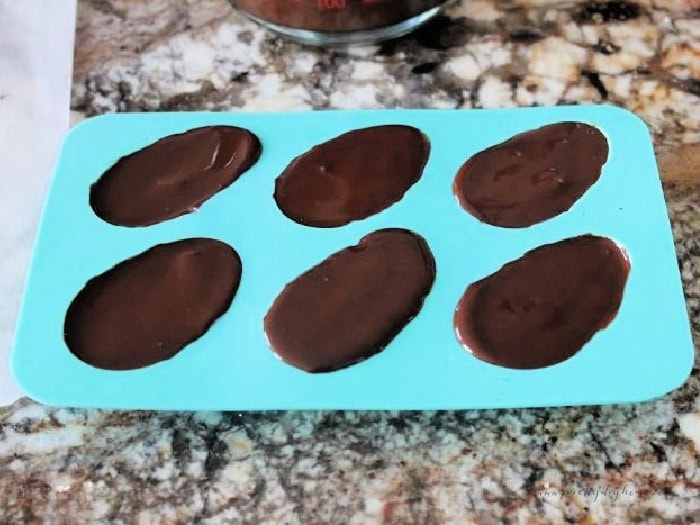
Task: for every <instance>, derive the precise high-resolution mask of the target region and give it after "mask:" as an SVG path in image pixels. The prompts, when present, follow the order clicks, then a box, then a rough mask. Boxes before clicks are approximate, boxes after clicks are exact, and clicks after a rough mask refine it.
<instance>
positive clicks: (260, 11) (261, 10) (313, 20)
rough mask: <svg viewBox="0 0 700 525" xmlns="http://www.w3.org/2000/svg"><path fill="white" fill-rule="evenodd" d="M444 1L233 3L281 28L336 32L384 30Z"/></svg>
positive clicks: (244, 0) (272, 0)
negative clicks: (383, 28)
mask: <svg viewBox="0 0 700 525" xmlns="http://www.w3.org/2000/svg"><path fill="white" fill-rule="evenodd" d="M445 2H446V0H380V1H378V2H377V1H374V2H368V1H367V0H235V3H236V4H237V5H238V7H240V8H241V9H245V10H246V11H248V12H249V13H251V14H253V15H255V16H256V17H258V18H260V19H262V20H267V21H268V22H272V23H273V24H277V25H280V26H285V27H293V28H297V29H309V30H313V31H324V32H338V31H358V30H367V29H379V28H382V27H388V26H392V25H395V24H398V23H399V22H403V21H404V20H408V19H409V18H413V17H414V16H416V15H419V14H420V13H423V12H425V11H428V10H429V9H432V8H433V7H437V6H439V5H442V4H444V3H445Z"/></svg>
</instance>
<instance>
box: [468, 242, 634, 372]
mask: <svg viewBox="0 0 700 525" xmlns="http://www.w3.org/2000/svg"><path fill="white" fill-rule="evenodd" d="M629 271H630V264H629V261H628V259H627V256H626V254H625V253H624V252H623V251H622V249H620V248H619V247H618V246H617V244H615V243H614V242H613V241H611V240H610V239H607V238H605V237H597V236H594V235H584V236H580V237H573V238H570V239H566V240H563V241H560V242H557V243H554V244H548V245H545V246H541V247H539V248H536V249H534V250H532V251H530V252H528V253H526V254H525V255H523V257H522V258H520V259H518V260H516V261H514V262H511V263H508V264H506V265H505V266H504V267H503V268H501V269H500V270H498V271H497V272H496V273H494V274H493V275H490V276H489V277H486V278H485V279H483V280H481V281H479V282H476V283H474V284H472V285H471V286H469V288H468V289H467V292H466V294H465V295H464V297H462V299H461V301H460V302H459V305H458V307H457V311H456V313H455V328H456V331H457V337H458V339H459V340H460V342H461V343H462V344H464V345H465V346H466V347H467V348H468V350H469V351H471V352H472V353H473V354H474V355H475V356H476V357H478V358H479V359H481V360H483V361H487V362H489V363H493V364H496V365H501V366H504V367H507V368H517V369H533V368H542V367H546V366H550V365H553V364H556V363H560V362H562V361H564V360H566V359H569V358H570V357H571V356H573V355H574V354H576V353H577V352H578V351H579V350H581V348H582V347H583V346H584V345H585V344H586V343H588V342H589V341H590V340H591V339H592V338H593V336H594V335H595V334H596V333H597V332H599V331H600V330H602V329H604V328H605V327H607V326H608V324H609V323H611V322H612V320H613V319H614V318H615V316H616V315H617V311H618V309H619V307H620V303H621V302H622V296H623V293H624V290H625V285H626V283H627V276H628V274H629Z"/></svg>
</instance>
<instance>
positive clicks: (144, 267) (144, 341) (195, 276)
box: [64, 239, 241, 370]
mask: <svg viewBox="0 0 700 525" xmlns="http://www.w3.org/2000/svg"><path fill="white" fill-rule="evenodd" d="M240 279H241V261H240V259H239V257H238V254H237V253H236V252H235V251H234V250H233V248H231V247H230V246H228V245H227V244H224V243H222V242H219V241H216V240H213V239H186V240H183V241H179V242H174V243H171V244H162V245H158V246H155V247H153V248H151V249H150V250H148V251H146V252H143V253H141V254H140V255H137V256H136V257H134V258H132V259H128V260H126V261H124V262H122V263H120V264H118V265H117V266H115V267H114V268H112V269H111V270H109V271H107V272H105V273H103V274H102V275H99V276H98V277H95V278H94V279H92V280H90V281H89V282H88V283H87V284H86V285H85V288H83V290H82V291H81V292H80V293H79V294H78V295H77V297H76V298H75V300H74V301H73V302H72V303H71V305H70V307H69V308H68V313H67V315H66V320H65V326H64V328H65V340H66V343H67V345H68V348H69V349H70V351H71V352H72V353H73V354H75V356H76V357H77V358H78V359H80V360H81V361H84V362H86V363H88V364H90V365H92V366H95V367H97V368H102V369H106V370H131V369H135V368H142V367H145V366H148V365H152V364H154V363H158V362H160V361H164V360H166V359H170V358H171V357H173V356H174V355H175V354H177V353H178V352H179V351H180V350H182V349H183V348H184V347H185V346H187V345H188V344H190V343H192V342H193V341H195V340H196V339H198V338H199V337H201V336H202V335H203V334H204V333H205V332H206V331H207V330H208V329H209V327H210V326H211V325H212V323H214V321H215V320H216V319H217V318H219V317H220V316H221V315H223V314H224V313H225V312H226V311H227V310H228V308H229V306H230V305H231V301H232V300H233V297H234V296H235V295H236V292H237V290H238V285H239V283H240Z"/></svg>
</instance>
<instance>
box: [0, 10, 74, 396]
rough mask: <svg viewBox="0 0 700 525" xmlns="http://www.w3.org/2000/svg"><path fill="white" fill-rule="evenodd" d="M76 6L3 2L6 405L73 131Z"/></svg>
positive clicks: (0, 221)
mask: <svg viewBox="0 0 700 525" xmlns="http://www.w3.org/2000/svg"><path fill="white" fill-rule="evenodd" d="M75 11H76V0H0V405H6V404H10V403H12V402H13V401H15V400H16V399H18V398H19V397H21V395H22V394H21V392H20V390H19V389H18V388H17V386H16V385H15V384H14V382H13V381H12V378H11V375H10V370H9V359H10V352H11V348H12V339H13V334H14V325H15V320H16V317H17V309H18V307H19V303H20V298H21V294H22V290H23V288H24V278H25V274H26V270H27V264H28V262H29V258H30V255H31V250H32V245H33V242H34V235H35V233H36V227H37V223H38V219H39V214H40V212H41V206H42V204H43V199H44V194H45V191H46V188H47V186H48V181H49V179H50V176H51V172H52V170H53V167H54V162H55V159H56V154H57V152H58V148H59V145H60V142H61V140H62V138H63V136H64V135H65V132H66V130H67V129H68V119H69V103H70V85H71V67H72V62H73V43H74V36H75Z"/></svg>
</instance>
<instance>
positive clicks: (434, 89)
mask: <svg viewBox="0 0 700 525" xmlns="http://www.w3.org/2000/svg"><path fill="white" fill-rule="evenodd" d="M698 8H700V5H698V4H697V2H696V0H658V1H656V2H654V4H648V3H647V4H639V5H638V4H630V3H619V2H614V3H598V4H592V3H554V4H553V3H549V2H547V1H546V0H519V1H504V2H498V3H496V2H492V1H489V0H473V1H465V2H463V3H462V4H460V5H457V6H456V7H454V8H453V9H452V10H451V11H450V12H449V15H448V16H447V17H444V18H440V19H438V20H437V21H435V22H434V23H433V24H431V26H429V27H428V28H426V29H424V30H422V31H421V32H419V33H418V34H417V35H415V36H414V37H410V38H407V39H404V40H402V41H399V42H394V43H390V44H385V45H383V46H378V47H372V46H369V47H354V48H350V49H338V50H335V51H333V52H329V51H317V50H313V49H308V48H301V47H299V46H297V45H294V44H289V43H285V42H282V41H280V40H277V39H275V38H273V37H272V36H271V35H269V34H268V33H266V32H265V31H263V30H261V29H259V28H257V27H256V26H255V25H253V24H251V23H249V22H247V21H246V20H245V19H244V18H242V17H241V16H239V15H236V14H234V13H233V12H232V11H231V9H230V8H229V7H228V5H227V4H226V2H225V1H224V0H189V1H188V0H152V1H145V0H141V1H138V0H121V1H119V0H84V1H82V2H81V3H80V8H79V17H80V18H79V31H78V44H77V58H76V69H75V79H74V91H73V109H74V116H75V118H76V120H77V119H79V118H81V117H82V116H84V115H93V114H97V113H102V112H105V111H114V110H165V109H202V108H207V109H210V108H214V109H229V108H246V109H260V110H265V109H301V108H336V107H367V108H369V107H436V108H452V107H491V106H508V105H532V104H541V105H547V104H559V103H562V104H563V103H588V102H601V101H608V102H611V103H614V104H620V105H624V106H626V107H629V108H631V109H633V110H635V111H636V112H638V113H639V114H640V115H641V116H642V117H644V118H645V119H646V120H647V122H648V123H649V124H650V126H651V127H652V129H653V131H654V135H655V139H656V143H657V146H658V148H659V151H660V152H661V154H662V156H663V159H664V161H663V163H662V165H663V167H664V172H665V175H666V179H667V182H666V186H665V189H666V196H667V199H668V202H669V210H670V213H671V217H672V220H673V224H674V232H675V235H676V243H677V250H678V255H679V262H680V264H681V267H682V274H683V281H684V284H685V290H686V294H687V299H688V307H689V311H690V314H691V317H692V321H693V330H694V335H695V337H696V342H700V162H698V158H700V155H699V154H698V149H697V148H696V147H695V146H692V145H686V146H683V147H682V148H683V149H681V144H683V143H688V144H692V143H695V142H698V141H700V97H699V95H700V44H698V42H700V11H698ZM679 173H680V175H679ZM699 394H700V372H699V371H698V367H697V365H696V367H695V368H694V370H693V375H692V377H691V378H690V379H689V381H688V382H687V383H686V385H685V386H684V387H683V388H681V389H680V390H678V391H676V392H674V393H672V394H670V395H668V396H666V397H664V398H663V399H661V400H658V401H655V402H651V403H645V404H639V405H631V406H622V407H617V406H616V407H602V408H601V407H589V408H572V409H551V410H544V409H538V410H512V411H498V412H496V411H483V412H478V411H466V412H427V413H357V412H351V413H348V412H340V413H331V412H323V413H315V412H314V413H308V412H307V413H282V412H280V413H267V414H260V413H255V414H238V413H227V414H219V413H213V414H191V413H186V414H170V413H123V412H106V411H84V410H63V409H62V410H53V409H49V408H45V407H42V406H40V405H37V404H35V403H32V402H30V401H27V400H24V401H20V402H18V403H16V404H15V405H14V406H13V407H10V408H9V409H4V410H0V472H2V475H1V476H0V523H13V524H14V523H52V524H53V523H66V524H75V523H115V524H116V523H138V524H148V523H285V524H286V523H289V524H294V523H299V524H302V525H308V524H316V523H319V524H320V523H329V524H342V523H351V524H365V523H367V524H373V523H384V524H405V523H406V524H408V523H412V524H431V523H434V524H443V523H445V524H447V523H450V524H451V523H455V524H456V523H460V524H462V523H464V524H466V523H563V522H569V523H628V522H639V523H698V522H700V455H699V454H700V400H699V399H700V398H699Z"/></svg>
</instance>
